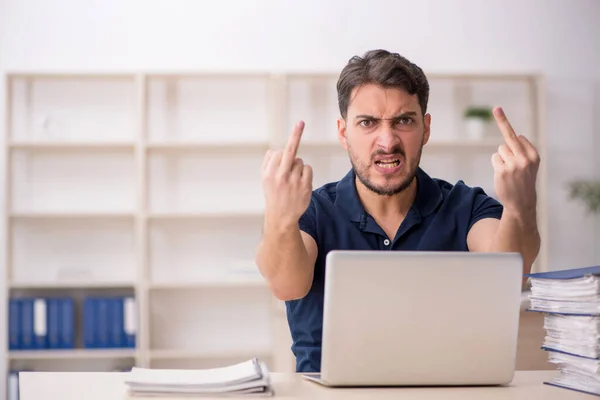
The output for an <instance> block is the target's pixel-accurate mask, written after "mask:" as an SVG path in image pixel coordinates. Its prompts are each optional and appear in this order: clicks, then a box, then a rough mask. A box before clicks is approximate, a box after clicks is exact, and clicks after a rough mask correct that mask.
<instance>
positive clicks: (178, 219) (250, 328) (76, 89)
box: [3, 73, 546, 371]
mask: <svg viewBox="0 0 600 400" xmlns="http://www.w3.org/2000/svg"><path fill="white" fill-rule="evenodd" d="M336 79H337V76H336V75H335V74H315V75H302V74H290V75H282V74H239V75H238V74H203V73H198V74H177V73H172V74H145V73H140V74H131V75H128V74H121V75H117V74H112V75H111V74H95V75H90V74H18V73H15V74H9V75H8V76H7V81H6V88H7V93H6V99H7V101H6V104H7V110H6V111H7V112H6V115H7V126H6V138H7V140H6V149H5V150H6V152H7V158H6V159H7V165H6V171H7V175H6V195H7V209H6V214H5V215H6V218H7V224H6V226H7V236H6V237H7V238H8V240H7V243H6V246H7V252H6V254H7V259H6V260H5V261H6V266H7V268H6V270H7V277H6V280H5V282H6V285H8V291H7V292H8V294H9V296H11V295H19V294H31V295H35V296H38V295H39V296H42V295H47V294H53V293H60V294H61V295H69V296H73V297H74V298H76V299H79V300H81V298H82V297H83V296H84V295H87V294H96V293H103V294H127V295H134V296H135V298H136V305H137V312H138V327H139V332H138V336H137V341H136V348H135V349H107V350H87V349H81V348H77V349H75V350H71V351H69V350H61V351H54V350H51V351H43V350H39V351H37V350H36V351H14V352H9V351H8V350H6V349H7V344H5V346H4V357H3V360H4V362H5V363H6V364H5V366H6V368H7V369H9V368H11V369H12V368H28V369H65V370H66V369H78V370H87V369H96V370H104V369H114V368H128V367H130V366H132V365H140V366H146V367H148V366H150V367H177V368H188V367H189V368H191V367H209V366H216V365H222V364H227V363H230V362H235V361H239V360H243V359H247V358H249V357H253V356H259V357H261V358H263V359H264V360H265V361H267V363H268V364H269V365H270V367H271V368H272V369H273V370H278V371H282V370H288V371H289V370H293V368H294V365H293V358H292V356H291V352H290V350H289V345H290V340H289V330H288V328H287V322H286V320H285V309H284V308H283V307H282V304H281V303H280V302H277V301H275V300H274V299H273V297H272V296H271V295H270V293H269V291H268V288H267V286H266V285H265V283H264V281H263V279H262V277H261V276H260V274H259V273H258V271H257V269H256V267H255V265H254V263H253V260H254V253H255V249H256V245H257V244H258V241H259V240H260V234H261V224H262V215H263V212H264V201H263V194H262V188H261V183H260V166H261V163H262V159H263V156H264V153H265V151H266V150H267V149H268V148H279V147H281V146H282V145H283V144H284V143H285V141H286V140H287V136H288V134H289V132H290V127H291V126H292V124H293V123H294V122H295V121H296V120H298V119H302V120H304V121H306V129H305V134H304V137H303V141H302V144H301V147H300V150H299V153H300V156H301V157H303V158H304V160H305V161H306V162H308V163H310V164H311V165H312V166H313V168H314V187H315V188H316V187H318V186H320V185H321V184H323V183H325V182H328V181H335V180H339V179H340V178H341V177H342V176H343V175H344V174H345V173H346V172H347V171H348V169H349V168H350V163H349V161H348V157H347V155H346V154H345V152H344V151H343V149H342V148H341V146H340V145H339V144H338V142H337V139H336V128H335V120H336V118H337V116H338V114H339V111H338V108H337V98H336V91H335V83H336ZM429 79H430V82H431V96H430V106H429V110H428V111H429V112H430V113H432V115H433V121H432V137H431V141H430V143H429V144H427V145H426V147H425V149H424V153H423V158H422V166H423V167H424V169H425V170H426V171H427V172H428V173H430V175H432V176H434V177H439V178H444V179H447V180H449V181H451V182H455V181H456V180H457V179H464V180H465V181H466V183H467V184H470V185H476V186H482V187H483V188H484V189H485V190H486V191H488V192H489V193H490V194H492V195H494V194H493V180H492V177H493V171H492V166H491V163H490V157H491V155H492V153H493V152H495V151H496V149H497V147H498V145H499V144H500V143H501V140H502V138H501V136H500V133H499V132H498V131H497V129H496V128H495V126H494V125H492V126H491V127H490V129H489V133H488V136H486V137H485V138H483V139H482V140H478V141H473V140H470V139H468V138H466V137H465V136H464V135H463V134H462V133H461V132H463V131H464V127H463V126H462V125H461V123H462V118H461V116H462V113H463V111H464V109H465V108H466V107H467V105H469V104H483V105H496V104H501V105H502V106H503V107H504V108H505V110H506V111H507V113H508V115H509V118H510V119H511V122H512V123H513V126H514V127H515V128H516V129H518V130H519V131H521V132H522V133H524V134H525V135H527V136H528V137H529V138H530V139H531V140H532V141H533V142H534V143H535V144H536V145H537V146H538V149H539V150H540V152H541V153H542V159H543V154H544V136H543V134H541V132H543V127H542V126H540V121H541V119H542V118H541V115H540V113H541V109H542V105H543V103H542V102H541V101H542V98H541V97H540V96H541V93H542V89H543V86H541V81H540V80H539V79H538V78H537V77H535V76H486V75H482V76H461V75H456V76H450V75H447V76H446V75H444V76H442V75H430V76H429ZM545 179H546V178H545V172H544V168H543V166H542V170H541V171H540V180H539V182H538V185H539V197H540V214H539V217H540V227H541V230H542V237H543V238H544V239H545V238H546V235H545V234H544V232H545V231H546V211H545V204H546V200H545V196H546V189H545V185H546V180H545ZM544 249H545V244H544V248H543V251H542V253H541V255H540V257H539V260H538V263H537V264H536V269H538V270H543V269H544V268H545V265H546V255H545V250H544ZM3 300H4V303H3V306H4V307H6V306H7V300H8V299H3ZM78 311H79V309H78Z"/></svg>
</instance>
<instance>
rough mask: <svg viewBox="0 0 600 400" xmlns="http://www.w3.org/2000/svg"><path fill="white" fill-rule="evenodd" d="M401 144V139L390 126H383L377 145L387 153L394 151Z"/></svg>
mask: <svg viewBox="0 0 600 400" xmlns="http://www.w3.org/2000/svg"><path fill="white" fill-rule="evenodd" d="M398 142H399V138H398V136H397V135H396V133H395V132H394V130H393V129H392V127H390V126H389V125H388V124H383V126H382V128H381V130H380V131H379V132H378V136H377V145H378V146H379V148H381V149H382V150H385V151H389V150H391V149H393V148H394V147H395V146H396V145H397V144H398Z"/></svg>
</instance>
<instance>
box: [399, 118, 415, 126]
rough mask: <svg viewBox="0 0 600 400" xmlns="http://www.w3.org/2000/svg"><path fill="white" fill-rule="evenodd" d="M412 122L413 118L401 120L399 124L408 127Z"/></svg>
mask: <svg viewBox="0 0 600 400" xmlns="http://www.w3.org/2000/svg"><path fill="white" fill-rule="evenodd" d="M411 122H412V118H410V117H406V118H400V119H399V120H398V121H397V123H398V124H400V125H408V124H410V123H411Z"/></svg>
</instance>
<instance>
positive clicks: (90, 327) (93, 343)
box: [82, 297, 97, 349]
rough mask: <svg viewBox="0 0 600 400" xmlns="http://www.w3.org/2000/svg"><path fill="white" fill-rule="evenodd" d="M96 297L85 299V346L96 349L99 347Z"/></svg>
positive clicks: (83, 325)
mask: <svg viewBox="0 0 600 400" xmlns="http://www.w3.org/2000/svg"><path fill="white" fill-rule="evenodd" d="M96 310H97V307H96V299H95V298H93V297H87V298H85V299H84V301H83V318H82V320H83V324H82V327H83V347H84V348H86V349H94V348H96V347H97V339H96V336H97V332H96V331H97V328H96V326H97V318H96Z"/></svg>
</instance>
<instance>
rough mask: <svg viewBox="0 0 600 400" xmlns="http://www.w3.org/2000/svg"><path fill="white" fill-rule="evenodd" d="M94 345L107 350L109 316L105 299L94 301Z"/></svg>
mask: <svg viewBox="0 0 600 400" xmlns="http://www.w3.org/2000/svg"><path fill="white" fill-rule="evenodd" d="M96 306H97V311H96V316H97V318H98V319H97V322H96V334H97V335H96V340H97V342H96V345H97V347H99V348H103V349H105V348H108V347H109V340H110V315H109V301H108V299H107V298H97V299H96Z"/></svg>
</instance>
